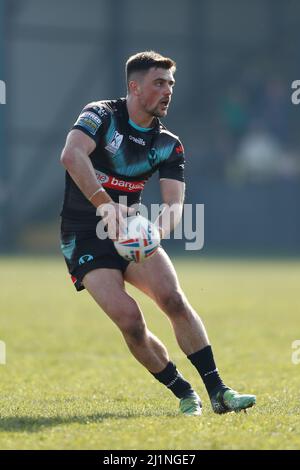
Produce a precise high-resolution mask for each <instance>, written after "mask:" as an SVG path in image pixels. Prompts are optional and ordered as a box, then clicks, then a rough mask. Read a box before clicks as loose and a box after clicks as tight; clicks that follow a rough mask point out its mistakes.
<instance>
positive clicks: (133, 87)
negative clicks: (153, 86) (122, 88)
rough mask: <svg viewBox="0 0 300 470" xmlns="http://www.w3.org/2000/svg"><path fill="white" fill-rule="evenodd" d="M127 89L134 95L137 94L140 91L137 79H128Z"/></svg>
mask: <svg viewBox="0 0 300 470" xmlns="http://www.w3.org/2000/svg"><path fill="white" fill-rule="evenodd" d="M128 90H129V93H131V94H132V95H134V96H139V95H140V93H141V90H140V84H139V82H138V81H137V80H130V81H129V83H128Z"/></svg>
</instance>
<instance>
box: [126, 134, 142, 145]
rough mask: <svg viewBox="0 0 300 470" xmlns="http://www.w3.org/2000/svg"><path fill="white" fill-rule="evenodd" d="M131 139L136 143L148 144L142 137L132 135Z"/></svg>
mask: <svg viewBox="0 0 300 470" xmlns="http://www.w3.org/2000/svg"><path fill="white" fill-rule="evenodd" d="M129 140H133V142H135V143H136V144H140V145H146V142H145V141H144V139H142V138H141V137H133V135H130V136H129Z"/></svg>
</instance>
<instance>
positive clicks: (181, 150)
mask: <svg viewBox="0 0 300 470" xmlns="http://www.w3.org/2000/svg"><path fill="white" fill-rule="evenodd" d="M175 151H176V153H177V154H178V155H179V154H180V153H183V152H184V148H183V145H181V144H179V145H177V147H176V148H175Z"/></svg>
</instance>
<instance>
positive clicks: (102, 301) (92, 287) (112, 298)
mask: <svg viewBox="0 0 300 470" xmlns="http://www.w3.org/2000/svg"><path fill="white" fill-rule="evenodd" d="M82 283H83V285H84V287H85V288H86V290H87V291H88V292H89V293H90V295H91V296H92V297H93V298H94V300H95V301H96V302H97V304H98V305H99V306H100V307H101V308H102V310H104V312H105V313H106V314H107V315H108V316H109V317H110V318H111V319H112V320H113V321H114V322H115V323H116V324H117V325H118V326H119V327H121V328H122V327H124V328H125V327H126V326H129V324H132V323H134V322H136V321H139V320H140V319H141V313H140V310H139V308H138V305H137V304H136V302H135V301H134V299H132V297H130V296H129V295H128V294H127V292H126V291H125V284H124V279H123V275H122V272H121V271H119V270H117V269H106V268H100V269H94V270H93V271H90V272H88V273H87V274H86V275H85V276H84V278H83V280H82Z"/></svg>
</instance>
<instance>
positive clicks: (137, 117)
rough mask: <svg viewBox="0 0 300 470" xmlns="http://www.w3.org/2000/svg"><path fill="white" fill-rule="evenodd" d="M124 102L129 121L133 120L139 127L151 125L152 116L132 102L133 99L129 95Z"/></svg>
mask: <svg viewBox="0 0 300 470" xmlns="http://www.w3.org/2000/svg"><path fill="white" fill-rule="evenodd" d="M126 103H127V110H128V116H129V119H131V121H133V122H134V123H135V124H136V125H137V126H139V127H145V128H149V127H153V121H154V117H153V116H151V115H150V114H148V113H145V111H143V110H141V109H140V108H139V107H138V105H137V104H136V103H135V102H134V100H132V99H131V97H130V96H127V99H126Z"/></svg>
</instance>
